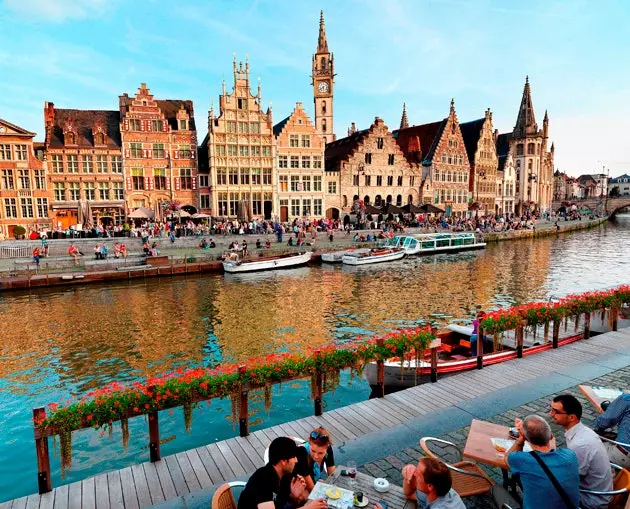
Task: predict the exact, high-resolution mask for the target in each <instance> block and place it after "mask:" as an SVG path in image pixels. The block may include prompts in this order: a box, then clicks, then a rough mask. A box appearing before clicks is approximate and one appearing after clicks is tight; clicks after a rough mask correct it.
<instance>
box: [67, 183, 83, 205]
mask: <svg viewBox="0 0 630 509" xmlns="http://www.w3.org/2000/svg"><path fill="white" fill-rule="evenodd" d="M68 189H69V190H70V200H71V201H79V200H80V199H81V184H79V183H78V182H69V183H68Z"/></svg>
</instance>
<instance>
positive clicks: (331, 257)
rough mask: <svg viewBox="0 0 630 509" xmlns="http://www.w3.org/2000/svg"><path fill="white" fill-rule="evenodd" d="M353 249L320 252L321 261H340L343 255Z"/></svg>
mask: <svg viewBox="0 0 630 509" xmlns="http://www.w3.org/2000/svg"><path fill="white" fill-rule="evenodd" d="M353 251H354V250H347V251H332V252H330V253H322V262H325V263H341V261H342V259H343V256H344V255H345V254H348V253H352V252H353Z"/></svg>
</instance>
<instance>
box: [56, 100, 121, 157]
mask: <svg viewBox="0 0 630 509" xmlns="http://www.w3.org/2000/svg"><path fill="white" fill-rule="evenodd" d="M54 111H55V118H54V123H53V125H52V126H51V127H50V128H49V130H48V132H47V133H46V141H47V145H48V147H63V146H64V141H63V127H64V125H65V123H66V122H67V121H72V123H73V125H74V126H75V127H76V130H77V134H78V139H77V145H78V146H79V147H93V146H94V137H93V135H92V129H93V127H94V125H96V124H98V123H101V124H103V126H104V127H105V129H106V130H107V139H106V145H107V147H109V148H120V147H121V146H122V144H121V139H120V112H119V111H109V110H64V109H58V108H55V110H54Z"/></svg>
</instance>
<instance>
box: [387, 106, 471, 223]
mask: <svg viewBox="0 0 630 509" xmlns="http://www.w3.org/2000/svg"><path fill="white" fill-rule="evenodd" d="M459 125H460V124H459V120H458V119H457V114H456V112H455V101H454V100H451V107H450V111H449V114H448V117H446V118H445V119H443V120H440V121H438V122H432V123H430V124H422V125H417V126H412V127H408V128H406V129H399V130H397V131H394V137H395V139H396V141H397V143H398V145H399V146H400V149H401V150H402V152H403V154H404V155H405V157H406V158H407V161H408V162H409V163H410V164H412V165H414V164H415V165H419V166H421V167H422V182H421V184H420V186H421V187H420V189H421V199H422V202H423V203H432V204H433V205H435V206H437V207H438V208H441V209H443V210H444V212H445V215H446V216H447V217H449V216H456V217H463V216H465V215H466V212H467V211H468V199H469V191H468V187H469V184H468V180H469V174H470V163H469V161H468V155H467V152H466V147H465V145H464V139H463V136H462V132H461V129H460V127H459Z"/></svg>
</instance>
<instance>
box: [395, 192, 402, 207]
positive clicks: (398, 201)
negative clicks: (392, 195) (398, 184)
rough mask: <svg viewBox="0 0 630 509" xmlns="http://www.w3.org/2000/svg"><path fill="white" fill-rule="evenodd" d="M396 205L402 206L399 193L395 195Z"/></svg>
mask: <svg viewBox="0 0 630 509" xmlns="http://www.w3.org/2000/svg"><path fill="white" fill-rule="evenodd" d="M396 206H397V207H400V206H402V195H400V194H399V195H397V196H396Z"/></svg>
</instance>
